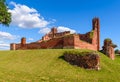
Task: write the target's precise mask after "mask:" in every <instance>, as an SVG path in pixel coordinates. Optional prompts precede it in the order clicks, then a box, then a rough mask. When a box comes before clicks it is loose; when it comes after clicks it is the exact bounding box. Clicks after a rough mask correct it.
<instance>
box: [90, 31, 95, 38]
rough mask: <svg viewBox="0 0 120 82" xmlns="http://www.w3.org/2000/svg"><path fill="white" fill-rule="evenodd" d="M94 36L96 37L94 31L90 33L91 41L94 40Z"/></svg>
mask: <svg viewBox="0 0 120 82" xmlns="http://www.w3.org/2000/svg"><path fill="white" fill-rule="evenodd" d="M93 35H94V31H93V30H92V31H91V32H90V38H91V39H92V38H93Z"/></svg>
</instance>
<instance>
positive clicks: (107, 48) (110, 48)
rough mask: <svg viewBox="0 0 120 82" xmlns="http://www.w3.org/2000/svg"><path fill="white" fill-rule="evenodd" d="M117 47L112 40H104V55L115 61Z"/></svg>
mask: <svg viewBox="0 0 120 82" xmlns="http://www.w3.org/2000/svg"><path fill="white" fill-rule="evenodd" d="M115 47H116V45H115V44H113V43H112V40H111V39H109V38H107V39H105V40H104V45H103V47H102V48H103V49H102V51H103V53H104V54H105V55H107V56H108V57H110V58H111V59H112V60H114V59H115V53H114V48H115Z"/></svg>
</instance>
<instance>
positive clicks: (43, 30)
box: [38, 28, 51, 34]
mask: <svg viewBox="0 0 120 82" xmlns="http://www.w3.org/2000/svg"><path fill="white" fill-rule="evenodd" d="M50 30H51V29H50V28H43V29H40V31H39V32H38V33H42V34H47V33H49V32H50Z"/></svg>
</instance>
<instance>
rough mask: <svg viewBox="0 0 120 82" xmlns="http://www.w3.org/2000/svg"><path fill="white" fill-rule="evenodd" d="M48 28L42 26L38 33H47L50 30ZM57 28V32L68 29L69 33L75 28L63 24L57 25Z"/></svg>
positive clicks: (73, 31)
mask: <svg viewBox="0 0 120 82" xmlns="http://www.w3.org/2000/svg"><path fill="white" fill-rule="evenodd" d="M50 30H51V29H50V28H42V29H41V30H40V31H39V33H42V34H47V33H49V32H50ZM57 30H58V32H64V31H70V33H75V32H76V31H75V30H73V29H70V28H68V27H64V26H58V27H57Z"/></svg>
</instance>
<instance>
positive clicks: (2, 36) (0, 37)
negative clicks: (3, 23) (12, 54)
mask: <svg viewBox="0 0 120 82" xmlns="http://www.w3.org/2000/svg"><path fill="white" fill-rule="evenodd" d="M17 37H19V36H16V35H12V34H10V33H8V32H2V31H0V40H4V39H8V40H14V39H16V38H17Z"/></svg>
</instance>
